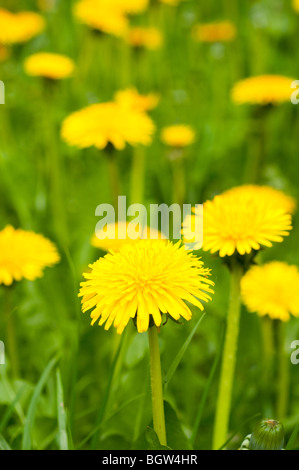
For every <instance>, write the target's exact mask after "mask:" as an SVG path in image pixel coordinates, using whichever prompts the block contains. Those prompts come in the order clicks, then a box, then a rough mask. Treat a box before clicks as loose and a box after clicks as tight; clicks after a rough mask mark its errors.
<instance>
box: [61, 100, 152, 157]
mask: <svg viewBox="0 0 299 470" xmlns="http://www.w3.org/2000/svg"><path fill="white" fill-rule="evenodd" d="M154 131H155V125H154V123H153V121H152V120H151V118H150V117H149V116H147V114H145V113H143V112H140V111H137V110H135V109H132V108H129V107H127V106H123V105H121V104H119V103H115V102H108V103H99V104H93V105H91V106H88V107H87V108H84V109H82V110H80V111H77V112H75V113H73V114H71V115H70V116H68V117H67V118H66V119H65V120H64V122H63V125H62V130H61V135H62V138H63V139H64V140H65V141H66V142H67V143H68V144H69V145H73V146H75V147H78V148H87V147H92V146H95V147H97V148H98V149H101V150H103V149H105V148H106V147H107V145H108V144H109V143H110V144H112V145H113V147H114V148H115V149H117V150H123V149H124V148H125V146H126V144H127V143H128V144H130V145H133V146H135V145H138V144H142V145H150V144H151V142H152V136H153V134H154Z"/></svg>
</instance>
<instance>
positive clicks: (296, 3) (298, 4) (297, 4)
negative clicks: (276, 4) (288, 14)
mask: <svg viewBox="0 0 299 470" xmlns="http://www.w3.org/2000/svg"><path fill="white" fill-rule="evenodd" d="M293 7H294V10H295V11H297V12H298V13H299V0H293Z"/></svg>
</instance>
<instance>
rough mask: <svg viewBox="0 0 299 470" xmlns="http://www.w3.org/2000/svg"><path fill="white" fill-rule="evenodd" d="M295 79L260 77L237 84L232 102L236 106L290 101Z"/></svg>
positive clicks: (272, 76) (270, 76)
mask: <svg viewBox="0 0 299 470" xmlns="http://www.w3.org/2000/svg"><path fill="white" fill-rule="evenodd" d="M294 80H295V79H294V78H288V77H284V76H280V75H260V76H256V77H250V78H246V79H245V80H241V81H240V82H238V83H236V85H235V86H234V87H233V90H232V100H233V101H234V102H235V103H236V104H256V105H268V104H279V103H282V102H284V101H290V99H291V94H292V89H291V85H292V83H293V82H294Z"/></svg>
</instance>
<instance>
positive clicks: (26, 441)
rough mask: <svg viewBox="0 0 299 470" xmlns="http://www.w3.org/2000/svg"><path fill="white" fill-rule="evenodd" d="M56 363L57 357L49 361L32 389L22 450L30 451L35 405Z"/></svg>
mask: <svg viewBox="0 0 299 470" xmlns="http://www.w3.org/2000/svg"><path fill="white" fill-rule="evenodd" d="M57 361H58V358H57V357H55V358H54V359H51V361H50V362H49V364H48V365H47V367H46V368H45V369H44V371H43V373H42V375H41V377H40V379H39V381H38V383H37V385H36V386H35V389H34V392H33V395H32V398H31V401H30V404H29V407H28V412H27V416H26V419H25V425H24V433H23V439H22V450H30V449H31V429H32V428H33V424H34V417H35V412H36V407H37V403H38V400H39V397H40V394H41V392H42V390H43V388H44V385H45V384H46V382H47V379H48V377H49V375H50V373H51V371H52V369H53V367H54V366H55V364H56V362H57Z"/></svg>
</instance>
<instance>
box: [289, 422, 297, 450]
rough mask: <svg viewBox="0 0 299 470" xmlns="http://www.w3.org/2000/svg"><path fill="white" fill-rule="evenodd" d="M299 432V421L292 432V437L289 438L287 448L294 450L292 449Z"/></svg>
mask: <svg viewBox="0 0 299 470" xmlns="http://www.w3.org/2000/svg"><path fill="white" fill-rule="evenodd" d="M298 434H299V423H297V425H296V427H295V429H294V431H293V432H292V434H291V437H290V439H289V442H288V443H287V445H286V450H292V449H293V447H294V445H295V442H296V439H297V436H298Z"/></svg>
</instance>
